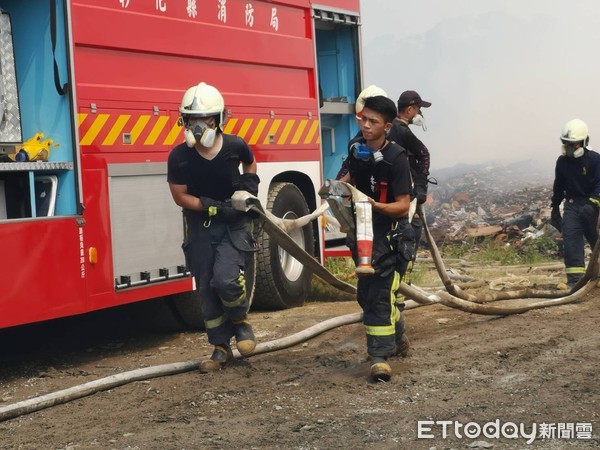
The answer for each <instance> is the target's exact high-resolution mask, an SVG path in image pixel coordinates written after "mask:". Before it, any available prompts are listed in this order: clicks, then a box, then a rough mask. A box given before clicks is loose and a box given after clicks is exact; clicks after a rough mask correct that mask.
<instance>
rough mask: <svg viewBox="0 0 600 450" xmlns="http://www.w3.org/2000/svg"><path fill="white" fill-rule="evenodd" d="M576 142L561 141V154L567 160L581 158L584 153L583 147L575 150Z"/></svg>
mask: <svg viewBox="0 0 600 450" xmlns="http://www.w3.org/2000/svg"><path fill="white" fill-rule="evenodd" d="M577 144H578V142H567V141H563V145H562V154H563V156H567V157H568V158H581V157H582V156H583V153H584V147H583V146H581V147H579V148H575V147H576V145H577Z"/></svg>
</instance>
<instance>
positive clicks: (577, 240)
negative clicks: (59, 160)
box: [562, 198, 598, 285]
mask: <svg viewBox="0 0 600 450" xmlns="http://www.w3.org/2000/svg"><path fill="white" fill-rule="evenodd" d="M587 203H589V200H588V199H587V198H582V199H567V200H566V201H565V204H564V212H563V231H562V234H563V245H564V251H565V269H566V270H565V271H566V273H567V281H568V283H569V284H570V285H572V284H575V283H577V281H579V279H580V278H581V277H582V276H583V274H584V273H585V259H584V246H585V242H584V240H583V238H584V236H585V238H586V239H587V241H588V242H589V244H590V245H591V246H592V247H594V245H596V241H597V239H598V230H597V220H595V221H590V220H589V218H586V217H585V216H584V214H583V207H584V206H585V205H586V204H587ZM596 219H597V218H596Z"/></svg>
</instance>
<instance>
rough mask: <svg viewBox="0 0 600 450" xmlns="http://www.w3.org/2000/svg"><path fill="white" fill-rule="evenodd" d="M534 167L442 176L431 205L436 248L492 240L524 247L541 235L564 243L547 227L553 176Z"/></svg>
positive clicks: (520, 165)
mask: <svg viewBox="0 0 600 450" xmlns="http://www.w3.org/2000/svg"><path fill="white" fill-rule="evenodd" d="M532 165H533V164H527V163H522V162H521V163H516V164H513V165H509V166H506V165H500V164H488V165H486V166H471V167H468V168H466V167H465V168H462V170H461V169H460V168H459V169H458V171H454V173H450V174H449V175H446V176H444V174H442V176H440V177H439V178H438V184H437V185H435V186H431V187H430V189H429V192H430V195H429V198H428V201H427V222H428V225H429V228H430V231H431V234H432V236H433V238H434V239H435V241H436V243H437V244H438V245H440V244H443V243H449V242H462V241H465V240H468V239H471V238H477V237H482V238H483V237H488V238H493V239H495V240H499V241H503V242H506V241H508V242H510V243H512V244H513V245H515V246H516V247H519V246H521V245H522V244H523V243H524V241H526V240H528V239H535V238H538V237H540V236H546V237H549V238H551V239H555V240H557V239H560V234H559V233H558V231H557V230H556V229H554V227H552V226H549V225H548V221H549V219H550V197H551V196H552V176H553V172H552V170H551V169H550V170H548V171H547V173H543V172H541V170H542V169H540V168H539V167H538V168H537V169H536V168H535V167H531V166H532ZM515 168H517V169H518V170H515ZM536 170H537V172H536ZM434 175H436V174H434Z"/></svg>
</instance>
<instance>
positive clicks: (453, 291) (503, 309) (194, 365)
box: [0, 185, 600, 422]
mask: <svg viewBox="0 0 600 450" xmlns="http://www.w3.org/2000/svg"><path fill="white" fill-rule="evenodd" d="M347 188H348V191H349V192H350V196H352V198H353V200H360V201H364V198H362V197H359V196H360V195H363V194H361V193H359V192H358V191H356V190H355V189H353V188H352V187H351V186H349V185H348V186H347ZM332 197H336V196H335V195H332ZM330 203H331V210H332V211H334V214H336V212H337V213H338V215H337V218H338V220H339V221H340V223H342V224H344V226H345V227H347V229H348V230H349V231H350V232H352V229H351V227H352V225H353V221H351V220H349V218H348V217H347V216H345V217H343V216H342V215H341V214H340V213H342V211H343V208H342V207H341V204H340V202H338V201H336V199H335V198H332V201H331V202H330ZM232 204H233V206H234V207H235V208H236V209H240V210H243V211H248V210H250V209H252V210H254V211H255V212H257V213H258V214H259V216H260V217H261V220H262V221H263V222H264V223H263V230H264V231H265V232H267V233H268V234H269V235H270V236H271V237H272V238H273V239H274V240H275V242H277V244H278V245H279V246H280V247H281V248H282V249H283V250H285V251H287V252H288V253H290V254H291V255H292V256H293V257H294V258H296V259H297V260H298V261H300V262H301V263H302V264H305V265H306V266H308V267H309V268H310V269H311V270H312V271H313V273H314V274H315V275H316V276H317V277H319V278H321V279H322V280H323V281H325V282H327V283H329V284H331V285H332V286H333V287H336V288H337V289H339V290H341V291H343V292H348V293H355V292H356V288H355V287H354V286H352V285H351V284H348V283H345V282H343V281H341V280H339V279H337V278H336V277H335V276H334V275H333V274H332V273H331V272H329V271H328V270H327V269H326V268H325V267H324V266H323V265H321V264H320V263H319V262H318V261H316V260H315V259H314V258H313V257H312V256H310V255H309V254H308V253H307V252H306V251H304V250H303V249H302V248H300V247H299V246H298V245H297V244H296V243H295V242H294V240H293V239H292V238H291V237H290V236H289V235H288V234H287V233H288V232H289V231H290V230H292V229H294V228H299V227H302V226H304V225H306V224H307V223H309V222H310V221H311V220H313V219H315V218H316V217H318V216H319V215H321V214H322V213H323V212H324V211H325V210H326V209H327V208H328V207H329V206H330V204H329V203H327V202H325V203H323V205H322V206H321V207H320V208H318V209H317V210H316V211H315V212H313V213H312V214H309V215H307V216H304V217H301V218H299V219H296V220H287V219H281V218H278V217H276V216H274V215H273V214H271V213H270V212H269V211H267V210H264V209H263V208H262V205H261V204H260V202H259V201H258V199H257V198H256V197H253V196H251V195H250V194H247V193H244V192H236V193H235V194H234V196H233V198H232ZM420 212H421V214H423V211H422V210H421V211H420ZM421 217H423V219H425V216H424V215H422V216H421ZM423 223H424V230H425V235H426V239H427V241H428V243H429V245H430V249H431V254H432V257H433V260H434V263H435V266H436V269H437V272H438V274H439V276H440V278H441V279H442V281H443V283H444V286H445V287H446V289H447V292H443V291H438V292H436V293H435V294H428V293H426V292H425V291H423V290H422V289H420V288H418V287H416V286H411V285H407V284H406V283H404V282H403V283H401V285H400V289H399V292H400V293H401V294H404V295H405V296H406V297H407V298H409V299H410V300H406V301H405V305H406V306H405V309H412V308H415V307H418V306H422V305H430V304H442V305H445V306H449V307H451V308H455V309H459V310H461V311H465V312H469V313H475V314H485V315H508V314H519V313H523V312H526V311H529V310H532V309H538V308H545V307H549V306H557V305H564V304H567V303H572V302H575V301H577V300H580V299H581V298H582V297H583V296H584V295H585V294H586V293H587V292H589V291H590V290H591V289H593V288H594V285H595V280H596V279H597V278H598V272H599V265H598V254H599V252H600V240H599V242H598V243H596V245H595V247H594V250H593V252H592V258H591V260H590V264H589V265H588V268H587V270H586V273H585V275H584V277H583V278H582V280H581V281H580V283H578V285H577V286H575V288H574V289H573V290H572V291H571V293H570V294H569V295H567V296H565V297H557V298H552V299H549V300H545V301H537V302H534V303H526V304H523V303H522V304H520V305H516V306H496V305H486V304H480V303H476V302H474V301H470V298H471V297H470V296H467V297H468V298H467V299H465V298H461V296H462V297H465V295H464V293H462V291H461V290H460V288H458V287H457V286H456V285H454V284H453V283H452V281H451V277H450V276H449V275H448V273H447V272H446V269H445V267H444V264H443V261H442V258H441V256H440V254H439V250H438V249H437V247H436V245H435V242H434V241H433V239H432V237H431V234H430V232H429V229H428V227H427V225H426V221H425V220H423ZM527 292H528V293H529V294H530V296H533V295H540V296H543V295H544V293H543V292H536V291H527ZM511 295H517V294H514V293H513V294H510V293H505V295H504V296H496V298H489V299H488V300H485V301H496V300H500V299H508V298H510V299H513V300H522V301H525V300H526V299H523V298H519V297H511ZM551 295H552V297H555V295H554V294H551ZM499 297H503V298H499ZM549 298H550V296H549ZM361 321H362V313H353V314H346V315H342V316H338V317H334V318H332V319H328V320H325V321H323V322H321V323H319V324H317V325H313V326H311V327H309V328H307V329H305V330H302V331H300V332H298V333H295V334H292V335H290V336H286V337H283V338H280V339H275V340H272V341H268V342H263V343H259V344H258V345H257V346H256V349H255V350H254V352H253V353H252V355H258V354H262V353H268V352H273V351H277V350H282V349H285V348H288V347H291V346H294V345H297V344H299V343H302V342H304V341H306V340H308V339H311V338H313V337H315V336H318V335H319V334H321V333H324V332H325V331H328V330H331V329H334V328H337V327H340V326H343V325H349V324H353V323H357V322H361ZM233 353H234V357H235V358H240V357H241V355H240V354H239V352H238V351H237V350H234V351H233ZM207 358H208V356H204V357H202V358H200V360H192V361H184V362H176V363H170V364H163V365H158V366H152V367H146V368H142V369H135V370H131V371H128V372H123V373H120V374H116V375H111V376H108V377H104V378H100V379H98V380H95V381H91V382H88V383H84V384H81V385H78V386H73V387H71V388H68V389H63V390H59V391H56V392H53V393H50V394H45V395H42V396H38V397H34V398H31V399H27V400H24V401H21V402H17V403H13V404H10V405H6V406H3V407H0V422H2V421H5V420H9V419H13V418H16V417H19V416H22V415H24V414H29V413H32V412H35V411H40V410H42V409H45V408H49V407H52V406H57V405H60V404H64V403H67V402H70V401H72V400H76V399H79V398H82V397H86V396H88V395H91V394H94V393H97V392H101V391H105V390H108V389H112V388H115V387H118V386H122V385H125V384H128V383H132V382H134V381H142V380H147V379H151V378H156V377H162V376H167V375H175V374H178V373H183V372H188V371H192V370H196V369H198V368H199V365H200V361H202V360H204V359H207Z"/></svg>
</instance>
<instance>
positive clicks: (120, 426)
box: [0, 290, 600, 450]
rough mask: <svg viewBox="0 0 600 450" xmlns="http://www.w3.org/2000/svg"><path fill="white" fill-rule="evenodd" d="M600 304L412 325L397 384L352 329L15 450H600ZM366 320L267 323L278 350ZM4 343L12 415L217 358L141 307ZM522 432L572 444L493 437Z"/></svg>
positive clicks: (95, 406)
mask: <svg viewBox="0 0 600 450" xmlns="http://www.w3.org/2000/svg"><path fill="white" fill-rule="evenodd" d="M599 296H600V290H596V291H593V292H592V294H590V295H589V296H588V297H587V298H586V299H585V301H583V302H581V303H577V304H573V305H567V306H562V307H552V308H547V309H543V310H536V311H530V312H528V313H525V314H521V315H513V316H507V317H503V318H498V317H486V316H479V315H472V314H467V313H464V312H461V311H457V310H453V309H450V308H447V307H443V306H426V307H421V308H417V309H413V310H409V311H407V313H406V317H407V323H408V326H409V336H410V338H411V343H412V350H411V355H410V356H409V357H407V358H404V359H401V358H397V359H394V360H392V363H391V365H392V368H393V370H394V377H393V378H392V379H391V380H390V382H388V383H372V382H369V381H368V380H367V372H368V363H367V361H366V352H365V337H364V332H363V329H362V326H361V324H359V323H355V324H351V325H346V326H343V327H341V328H337V329H335V330H332V331H328V332H326V333H324V334H322V335H320V336H318V337H316V338H314V339H312V340H310V341H308V342H306V343H304V344H300V345H298V346H295V347H292V348H289V349H286V350H281V351H278V352H274V353H266V354H262V355H258V356H254V357H251V358H250V359H248V360H243V361H236V362H235V363H233V365H231V366H229V367H227V368H226V369H225V370H223V371H220V372H218V373H215V374H200V373H198V372H197V371H190V372H185V373H182V374H178V375H172V376H167V377H162V378H155V379H151V380H147V381H140V382H134V383H131V384H127V385H125V386H121V387H117V388H114V389H112V390H109V391H105V392H100V393H96V394H93V395H91V396H88V397H84V398H82V399H78V400H75V401H72V402H70V403H66V404H63V405H59V406H55V407H52V408H49V409H45V410H42V411H39V412H35V413H31V414H28V415H24V416H21V417H18V418H15V419H11V420H7V421H4V422H0V449H13V448H15V449H16V448H19V449H20V448H23V449H88V448H90V449H96V448H97V449H113V448H114V449H204V448H216V449H230V448H236V449H237V448H240V449H254V448H256V449H263V448H267V449H268V448H273V449H275V448H281V449H329V448H344V449H359V448H360V449H362V448H364V449H375V448H377V449H397V448H401V449H404V448H407V449H421V448H423V449H437V450H439V449H450V448H454V449H462V448H496V449H504V448H510V449H512V448H514V449H521V448H544V449H564V448H595V447H598V445H599V443H600V433H599V430H600V421H599V414H600V408H599V395H598V393H599V387H598V367H599V364H598V362H599V355H600V327H599V326H598V324H599V322H600V309H599V308H598V305H599V299H598V297H599ZM358 311H359V308H358V306H357V304H356V303H355V302H353V301H343V302H321V303H320V302H310V303H307V304H306V305H305V306H304V307H302V308H296V309H291V310H286V311H277V312H254V313H252V314H251V320H252V323H253V325H254V328H255V331H256V333H257V337H258V339H259V340H260V341H262V342H265V341H269V340H272V339H275V338H278V337H282V336H287V335H289V334H292V333H294V332H297V331H299V330H302V329H304V328H307V327H309V326H312V325H314V324H316V323H318V322H320V321H322V320H324V319H328V318H331V317H334V316H338V315H342V314H346V313H352V312H358ZM0 342H1V346H0V347H1V349H0V360H1V361H2V364H1V367H0V408H1V407H3V406H6V405H9V404H12V403H15V402H18V401H21V400H24V399H28V398H30V397H33V396H37V395H42V394H46V393H50V392H54V391H57V390H59V389H64V388H67V387H71V386H74V385H78V384H81V383H85V382H89V381H93V380H96V379H98V378H102V377H106V376H110V375H114V374H117V373H121V372H125V371H128V370H133V369H137V368H141V367H149V366H153V365H158V364H164V363H171V362H180V361H189V360H193V359H195V358H198V357H200V356H204V355H208V354H210V350H211V349H210V347H209V345H208V343H207V341H206V338H205V336H204V335H203V334H201V333H196V332H177V333H170V334H169V333H156V332H152V331H148V330H147V329H146V327H144V326H143V320H142V318H141V316H140V309H139V308H138V307H136V308H133V307H123V308H117V309H113V310H109V311H103V312H99V313H94V314H90V315H86V316H82V317H77V318H69V319H65V320H58V321H53V322H50V323H44V324H37V325H33V326H26V327H20V328H17V329H11V330H5V331H3V332H0ZM419 421H453V422H452V424H451V425H450V426H449V428H447V429H446V431H447V436H446V437H445V438H444V436H443V425H441V424H434V425H427V423H425V422H422V423H421V426H422V427H430V428H421V435H430V436H432V438H427V439H425V438H423V437H421V438H419V425H418V423H419ZM495 421H498V422H495ZM469 422H475V423H476V424H478V425H479V426H480V427H481V428H483V427H484V426H485V424H486V423H489V422H492V423H496V424H497V425H496V428H486V430H487V432H488V434H490V433H492V434H491V437H486V436H485V435H484V434H483V431H480V433H479V435H477V428H475V425H470V428H468V430H470V436H473V437H468V436H466V435H465V433H463V432H462V429H459V430H458V435H457V434H456V433H455V432H454V430H455V426H457V424H459V425H458V426H460V425H466V424H468V423H469ZM511 422H512V423H515V424H517V425H518V424H519V423H523V424H524V425H525V431H526V432H527V433H530V432H531V429H532V427H533V426H534V425H535V426H537V427H538V429H537V436H538V437H539V436H540V434H539V433H540V429H541V424H543V423H546V424H550V425H552V426H554V427H555V428H554V430H558V428H561V429H562V434H561V436H562V437H559V433H558V431H555V432H554V433H555V438H554V439H539V438H536V440H535V441H533V442H532V443H531V444H528V443H527V438H525V437H516V436H515V434H514V433H512V432H511V430H512V429H510V428H506V429H505V432H504V433H503V434H502V435H497V436H494V435H493V433H494V430H500V428H501V427H503V426H504V425H507V424H508V425H509V423H511ZM559 424H562V425H559ZM582 424H591V427H592V430H591V431H590V429H589V425H588V428H587V432H586V428H585V427H586V426H585V425H582ZM508 425H507V426H508ZM581 426H583V427H584V428H577V429H578V430H579V431H581V430H583V431H581V433H580V434H576V432H575V431H574V430H575V429H576V427H581ZM569 430H570V431H569ZM579 431H578V432H577V433H579ZM586 433H587V436H586ZM506 434H507V435H508V436H511V435H512V438H509V437H504V436H505V435H506ZM459 436H460V437H459ZM585 437H588V438H587V439H585Z"/></svg>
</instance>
